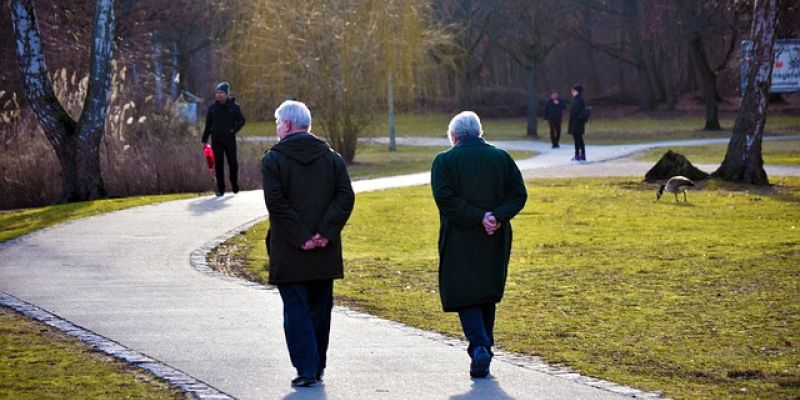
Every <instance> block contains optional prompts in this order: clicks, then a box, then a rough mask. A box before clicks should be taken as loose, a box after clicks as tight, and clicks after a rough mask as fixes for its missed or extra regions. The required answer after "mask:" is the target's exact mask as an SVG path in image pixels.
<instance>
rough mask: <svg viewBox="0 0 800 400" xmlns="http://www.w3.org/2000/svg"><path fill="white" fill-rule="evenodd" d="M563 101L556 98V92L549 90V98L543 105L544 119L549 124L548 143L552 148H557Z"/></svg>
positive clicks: (559, 138)
mask: <svg viewBox="0 0 800 400" xmlns="http://www.w3.org/2000/svg"><path fill="white" fill-rule="evenodd" d="M564 108H566V106H565V105H564V102H563V101H561V99H559V98H558V92H556V91H555V90H553V91H552V92H550V99H549V100H547V103H546V104H545V105H544V119H545V121H547V122H548V123H549V124H550V143H551V144H552V145H553V148H554V149H557V148H559V147H560V146H559V145H558V142H559V140H561V118H562V116H563V115H564Z"/></svg>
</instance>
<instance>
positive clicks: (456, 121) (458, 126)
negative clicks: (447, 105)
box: [447, 111, 483, 138]
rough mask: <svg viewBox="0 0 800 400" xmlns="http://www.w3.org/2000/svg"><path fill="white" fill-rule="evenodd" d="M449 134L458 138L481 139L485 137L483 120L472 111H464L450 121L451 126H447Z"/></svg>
mask: <svg viewBox="0 0 800 400" xmlns="http://www.w3.org/2000/svg"><path fill="white" fill-rule="evenodd" d="M447 133H448V134H450V135H453V136H454V137H457V138H460V137H464V136H476V137H481V136H483V127H482V126H481V119H480V118H478V114H475V113H474V112H472V111H462V112H461V113H459V114H458V115H456V116H455V117H453V119H451V120H450V125H448V126H447Z"/></svg>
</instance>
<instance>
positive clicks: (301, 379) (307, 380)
mask: <svg viewBox="0 0 800 400" xmlns="http://www.w3.org/2000/svg"><path fill="white" fill-rule="evenodd" d="M316 383H317V380H316V379H314V378H311V377H308V376H298V377H297V378H294V379H292V387H310V386H314V385H315V384H316Z"/></svg>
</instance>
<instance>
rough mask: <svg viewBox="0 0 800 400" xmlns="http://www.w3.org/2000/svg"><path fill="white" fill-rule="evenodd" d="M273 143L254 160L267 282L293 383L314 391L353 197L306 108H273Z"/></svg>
mask: <svg viewBox="0 0 800 400" xmlns="http://www.w3.org/2000/svg"><path fill="white" fill-rule="evenodd" d="M275 123H276V124H277V127H276V132H277V134H278V139H279V141H278V143H276V144H275V145H274V146H272V148H270V149H269V150H268V151H267V152H266V153H265V154H264V157H263V158H262V160H261V179H262V184H263V188H264V201H265V202H266V205H267V210H268V211H269V231H268V232H267V238H266V244H267V254H269V283H270V284H273V285H276V286H277V287H278V291H279V292H280V295H281V299H282V300H283V329H284V333H285V336H286V345H287V347H288V348H289V357H290V358H291V361H292V365H293V366H294V367H295V368H296V369H297V377H296V378H295V379H294V380H292V386H295V387H305V386H313V385H315V384H316V383H317V382H319V381H321V380H322V375H323V373H324V371H325V366H326V360H327V356H326V354H327V351H328V338H329V335H330V328H331V309H332V308H333V280H334V279H341V278H342V277H343V276H344V272H343V262H342V240H341V231H342V229H343V228H344V225H345V223H346V222H347V219H348V218H349V217H350V213H351V212H352V211H353V204H354V202H355V195H354V194H353V188H352V186H351V184H350V177H349V176H348V174H347V167H346V165H345V162H344V160H342V158H341V157H340V156H339V154H337V153H336V152H335V151H333V150H331V148H330V146H328V143H326V142H325V141H324V140H322V139H319V138H317V137H316V136H314V135H312V134H311V132H310V129H311V113H310V112H309V110H308V107H306V105H305V104H303V103H301V102H298V101H292V100H287V101H285V102H283V104H281V105H280V106H279V107H278V109H277V110H276V111H275Z"/></svg>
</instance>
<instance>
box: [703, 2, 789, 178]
mask: <svg viewBox="0 0 800 400" xmlns="http://www.w3.org/2000/svg"><path fill="white" fill-rule="evenodd" d="M777 3H778V0H756V1H755V7H754V12H753V23H752V25H751V28H750V40H751V41H752V50H751V51H749V52H748V53H749V56H748V59H747V63H748V72H747V87H746V88H745V92H744V94H743V96H742V104H741V106H740V107H739V114H738V115H737V116H736V123H735V124H734V126H733V135H732V136H731V140H730V142H729V143H728V150H727V152H726V153H725V160H723V162H722V165H721V166H720V167H719V169H717V170H716V171H715V172H714V174H713V175H714V176H716V177H720V178H722V179H725V180H729V181H735V182H743V183H751V184H754V185H768V184H769V179H768V178H767V173H766V171H764V160H763V158H762V157H761V140H762V137H763V134H764V125H765V124H766V122H767V106H768V105H769V89H770V83H771V81H772V64H773V62H774V60H775V36H776V35H775V33H776V32H775V27H776V24H777V10H778V4H777Z"/></svg>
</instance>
